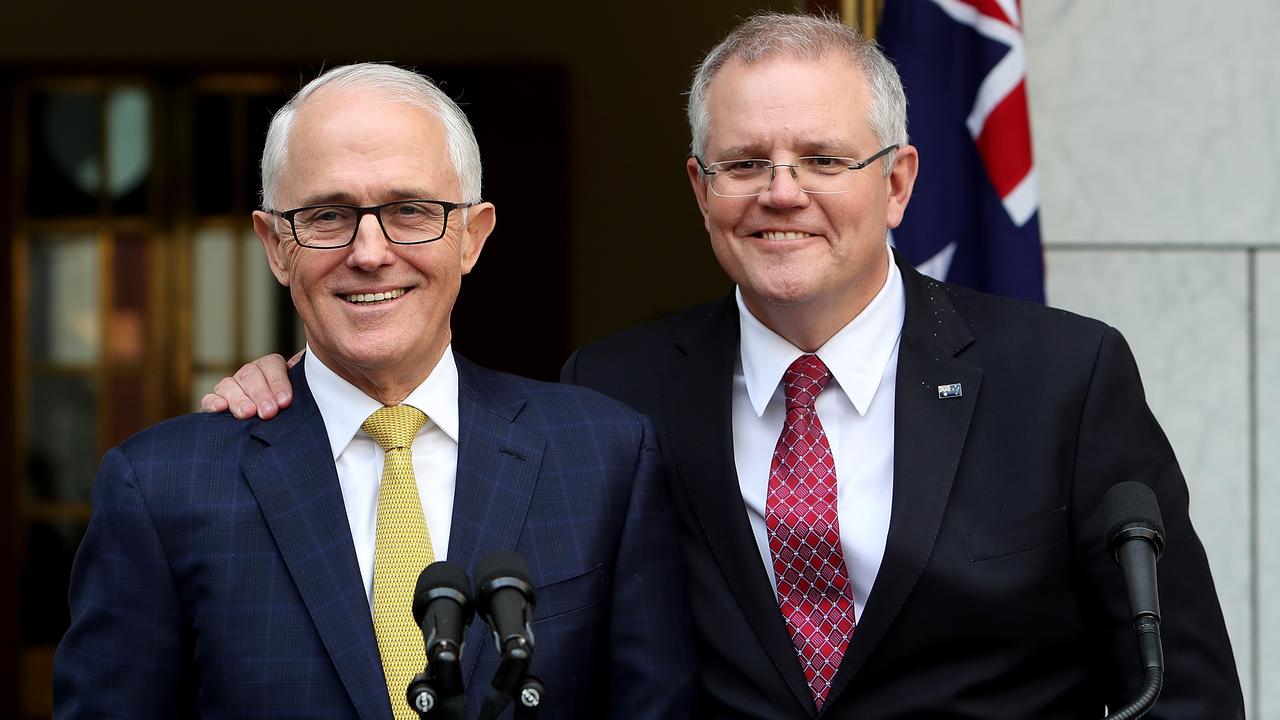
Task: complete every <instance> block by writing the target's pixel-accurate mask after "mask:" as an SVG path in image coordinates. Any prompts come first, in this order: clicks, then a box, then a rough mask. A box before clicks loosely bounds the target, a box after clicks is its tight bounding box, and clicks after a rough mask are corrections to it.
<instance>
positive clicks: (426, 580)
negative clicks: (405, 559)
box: [413, 560, 471, 624]
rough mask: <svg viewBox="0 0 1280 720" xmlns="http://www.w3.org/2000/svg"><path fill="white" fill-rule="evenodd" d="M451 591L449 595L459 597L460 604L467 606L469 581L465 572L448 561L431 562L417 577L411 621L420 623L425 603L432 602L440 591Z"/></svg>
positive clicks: (457, 565) (469, 593)
mask: <svg viewBox="0 0 1280 720" xmlns="http://www.w3.org/2000/svg"><path fill="white" fill-rule="evenodd" d="M441 590H444V591H446V592H447V591H452V593H449V594H451V595H456V596H460V602H461V604H463V605H466V604H467V599H468V598H470V597H471V579H470V578H468V577H467V571H466V570H463V569H462V566H461V565H459V564H457V563H452V562H449V561H448V560H439V561H437V562H433V563H431V564H430V565H428V566H427V567H426V568H424V569H423V571H422V573H421V574H420V575H418V584H417V586H415V587H414V589H413V619H414V621H415V622H417V623H419V624H421V623H422V614H423V613H425V612H426V611H427V603H429V602H430V601H431V600H433V599H434V598H435V597H436V596H437V595H439V594H440V591H441Z"/></svg>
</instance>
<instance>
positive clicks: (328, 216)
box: [266, 200, 477, 250]
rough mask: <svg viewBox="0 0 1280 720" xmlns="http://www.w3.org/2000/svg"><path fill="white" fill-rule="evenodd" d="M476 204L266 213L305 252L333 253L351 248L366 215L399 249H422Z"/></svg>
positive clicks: (408, 203) (410, 203)
mask: <svg viewBox="0 0 1280 720" xmlns="http://www.w3.org/2000/svg"><path fill="white" fill-rule="evenodd" d="M476 204H477V203H473V202H447V201H444V200H396V201H395V202H389V203H383V204H381V205H369V206H367V207H360V206H357V205H308V206H306V207H300V208H294V209H292V210H285V211H284V212H280V211H278V210H267V211H266V212H269V213H271V214H272V215H275V216H276V217H278V218H283V219H284V220H285V221H286V222H288V223H289V229H290V230H292V231H293V239H294V241H296V242H297V243H298V244H299V245H301V246H302V247H306V248H318V249H324V250H334V249H337V248H344V247H346V246H348V245H350V244H351V243H352V242H354V241H355V239H356V233H357V232H359V231H360V220H361V219H362V218H364V216H365V215H373V216H374V217H376V218H377V219H378V226H379V227H381V228H382V234H383V235H384V236H386V238H387V241H388V242H391V243H394V244H396V245H421V244H422V243H429V242H431V241H433V240H439V239H440V238H442V237H444V231H445V229H446V228H447V227H448V225H449V213H451V212H453V211H454V210H459V209H461V208H469V207H471V206H473V205H476Z"/></svg>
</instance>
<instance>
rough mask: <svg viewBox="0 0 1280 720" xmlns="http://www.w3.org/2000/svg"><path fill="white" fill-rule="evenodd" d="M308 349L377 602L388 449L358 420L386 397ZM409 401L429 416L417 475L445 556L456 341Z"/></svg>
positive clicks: (416, 454)
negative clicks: (381, 493) (381, 492)
mask: <svg viewBox="0 0 1280 720" xmlns="http://www.w3.org/2000/svg"><path fill="white" fill-rule="evenodd" d="M309 350H310V348H308V352H307V355H306V360H305V366H304V368H303V369H304V371H305V372H306V374H307V385H308V386H309V387H310V388H311V394H312V396H313V397H315V400H316V405H317V406H318V407H319V408H320V417H321V418H323V419H324V427H325V430H326V431H327V432H328V434H329V446H330V448H332V450H333V462H334V464H335V465H336V466H337V468H338V484H339V485H340V486H341V487H342V501H343V504H345V505H346V507H347V523H348V524H349V525H350V526H351V539H352V541H354V542H355V547H356V560H357V561H358V562H359V563H360V577H361V578H363V580H364V590H365V595H366V596H367V597H368V598H369V607H370V608H372V607H373V548H374V543H375V542H376V541H377V535H378V532H377V531H378V486H379V485H380V484H381V483H382V465H383V461H384V460H385V458H386V453H385V451H384V450H383V449H382V448H381V447H380V446H379V445H378V443H377V442H376V441H375V440H374V439H373V438H372V437H370V436H369V434H368V433H366V432H365V431H363V430H361V429H360V426H361V425H362V424H364V421H365V420H366V419H367V418H368V417H369V416H370V415H372V414H373V412H374V411H375V410H377V409H378V408H380V407H382V403H380V402H378V401H377V400H374V399H373V398H371V397H369V396H368V395H365V394H364V393H363V392H361V391H360V390H359V389H357V388H356V387H355V386H354V385H352V384H351V383H349V382H347V381H346V380H344V379H342V378H341V377H339V376H338V375H337V374H336V373H335V372H333V371H332V370H330V369H329V368H327V367H325V364H324V363H323V362H321V361H320V359H319V358H317V357H316V355H315V353H313V352H310V351H309ZM403 404H404V405H412V406H413V407H415V408H417V409H419V410H421V411H422V412H423V413H424V414H425V415H426V416H427V422H426V423H424V424H423V426H422V429H421V430H419V431H418V434H417V435H416V436H415V437H414V439H413V476H414V478H415V479H416V480H417V481H418V497H419V498H420V499H421V501H422V515H423V517H424V518H425V519H426V521H427V530H428V532H430V533H431V547H432V549H433V550H434V551H435V557H436V560H444V559H445V555H446V553H447V551H448V548H449V526H450V523H451V522H452V520H453V491H454V483H455V481H456V479H457V474H458V366H457V364H456V363H454V360H453V346H452V344H450V345H449V346H448V347H446V348H445V349H444V354H443V355H441V356H440V361H439V362H437V363H436V366H435V369H433V370H432V371H431V374H430V375H428V376H427V379H426V380H424V381H423V383H422V384H421V385H419V386H418V387H417V388H415V389H414V390H413V392H411V393H409V397H407V398H405V399H404V403H403Z"/></svg>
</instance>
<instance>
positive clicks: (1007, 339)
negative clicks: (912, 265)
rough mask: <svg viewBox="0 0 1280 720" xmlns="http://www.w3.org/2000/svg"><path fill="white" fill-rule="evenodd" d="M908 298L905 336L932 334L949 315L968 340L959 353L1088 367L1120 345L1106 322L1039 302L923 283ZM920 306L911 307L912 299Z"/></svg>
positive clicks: (953, 286)
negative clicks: (1112, 345) (942, 315)
mask: <svg viewBox="0 0 1280 720" xmlns="http://www.w3.org/2000/svg"><path fill="white" fill-rule="evenodd" d="M917 290H918V292H915V293H909V294H908V308H907V323H906V327H905V328H904V332H905V333H914V334H916V335H918V336H928V335H930V334H932V330H933V324H934V323H935V321H936V318H938V317H939V315H940V313H945V312H946V311H947V309H950V310H953V311H954V313H955V315H956V316H958V317H959V318H960V319H961V320H962V322H963V323H964V326H965V327H966V328H967V330H968V332H969V333H970V334H971V336H972V344H971V345H970V346H969V347H967V348H966V349H965V350H964V351H963V352H962V354H969V355H977V356H982V357H992V356H999V357H1003V358H1007V359H1008V360H1010V361H1012V362H1016V363H1023V364H1027V363H1032V364H1035V363H1036V362H1042V363H1049V364H1051V365H1052V364H1062V363H1066V362H1071V361H1073V360H1077V361H1081V362H1088V363H1091V362H1092V361H1093V360H1094V359H1095V358H1096V357H1097V355H1098V354H1099V353H1100V352H1101V351H1102V348H1103V346H1104V345H1105V344H1107V343H1108V342H1119V343H1123V338H1122V337H1121V336H1120V333H1119V332H1118V331H1117V330H1116V329H1115V328H1112V327H1110V326H1109V325H1107V324H1106V323H1104V322H1101V321H1099V320H1096V319H1094V318H1089V317H1085V316H1083V315H1079V314H1076V313H1073V312H1070V311H1068V310H1063V309H1061V308H1055V307H1051V306H1047V305H1041V304H1039V303H1033V302H1027V301H1023V300H1015V299H1011V298H1005V297H999V296H995V295H989V294H987V293H983V292H978V291H976V290H972V289H969V288H965V287H961V286H959V285H953V284H950V283H944V282H938V281H936V280H932V279H930V278H922V284H921V285H920V286H919V287H918V288H917ZM913 299H914V300H915V302H916V303H918V305H920V306H919V307H912V304H913V302H912V300H913Z"/></svg>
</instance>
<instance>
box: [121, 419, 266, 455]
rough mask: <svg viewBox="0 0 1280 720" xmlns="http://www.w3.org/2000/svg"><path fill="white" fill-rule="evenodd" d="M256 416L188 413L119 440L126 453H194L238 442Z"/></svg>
mask: <svg viewBox="0 0 1280 720" xmlns="http://www.w3.org/2000/svg"><path fill="white" fill-rule="evenodd" d="M259 422H261V421H259V420H256V419H255V420H236V419H235V418H234V417H232V416H231V413H228V412H221V413H192V414H190V415H180V416H178V417H175V418H170V419H168V420H165V421H163V422H160V423H157V424H155V425H152V426H150V427H147V428H144V429H143V430H141V431H139V432H137V433H135V434H134V435H132V436H131V437H129V438H128V439H127V440H125V441H124V442H122V443H120V446H119V450H120V451H121V452H123V453H124V454H125V455H126V456H128V457H131V458H132V457H145V456H150V455H178V454H181V455H195V454H200V453H203V452H207V451H209V450H211V449H216V448H218V447H220V446H221V447H225V446H226V444H228V443H236V442H242V441H243V440H244V439H245V438H247V437H248V436H249V433H250V428H251V427H253V426H256V425H257V424H258V423H259Z"/></svg>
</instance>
